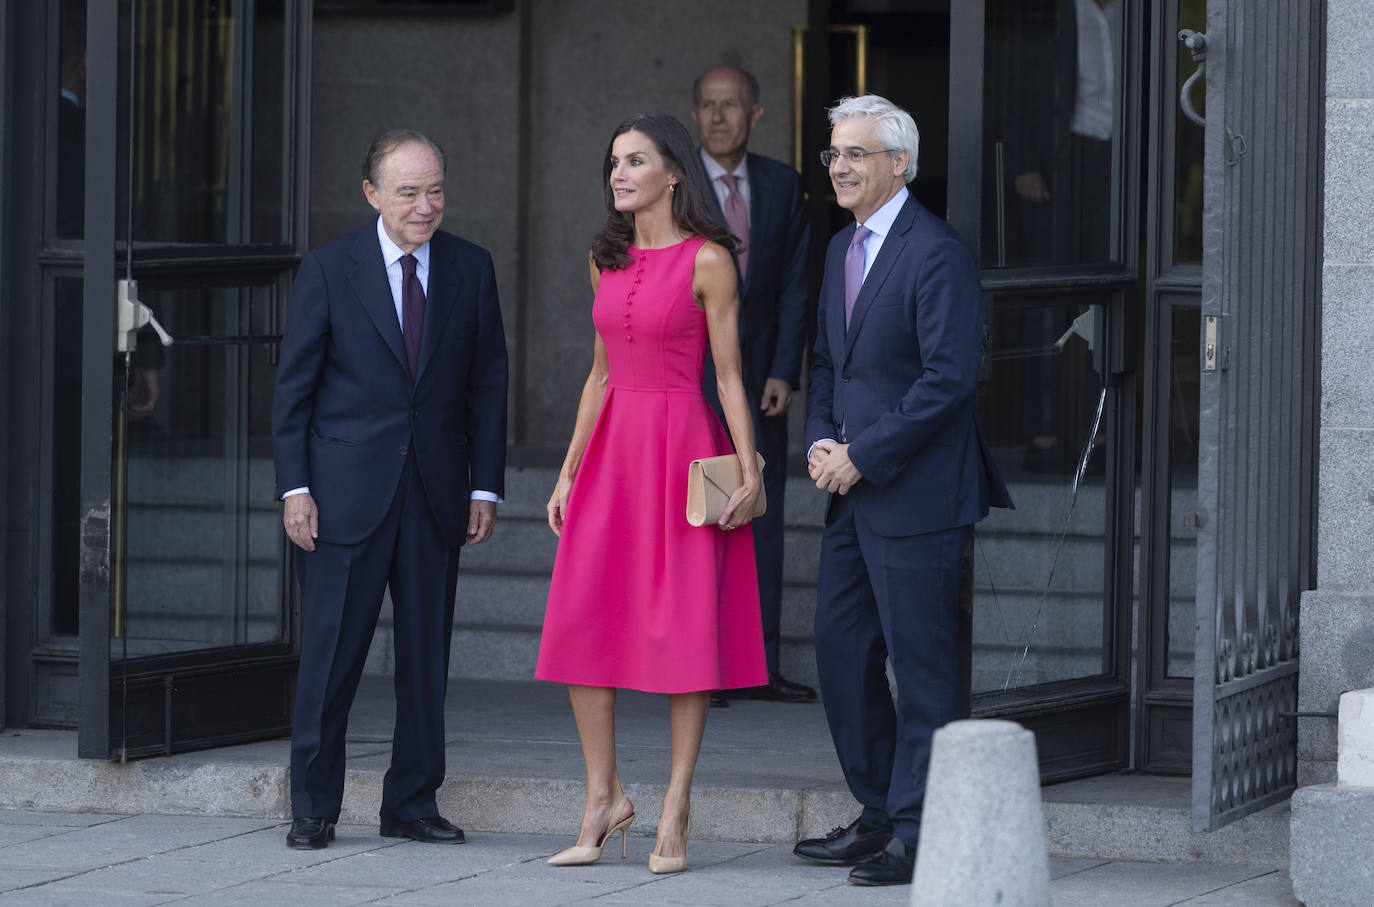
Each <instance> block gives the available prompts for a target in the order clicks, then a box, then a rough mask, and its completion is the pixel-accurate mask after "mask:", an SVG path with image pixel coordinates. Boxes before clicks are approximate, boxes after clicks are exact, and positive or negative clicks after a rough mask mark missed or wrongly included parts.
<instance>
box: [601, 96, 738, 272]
mask: <svg viewBox="0 0 1374 907" xmlns="http://www.w3.org/2000/svg"><path fill="white" fill-rule="evenodd" d="M630 131H634V132H642V133H643V134H644V135H647V136H648V137H649V140H650V141H652V142H653V143H654V148H655V149H656V150H657V151H658V153H659V154H661V155H662V156H663V162H664V163H665V164H666V165H667V166H668V170H669V171H670V172H672V174H673V175H674V176H676V177H677V178H678V184H677V189H676V190H675V191H674V192H673V223H675V224H677V226H678V229H680V230H682V231H683V232H685V233H693V234H696V235H698V236H704V237H706V238H707V239H709V240H710V241H711V242H714V243H719V244H720V245H722V246H724V247H725V249H726V250H727V251H730V252H733V251H734V249H735V245H736V243H735V239H734V237H732V236H731V235H730V231H729V230H727V229H726V228H725V225H724V224H722V223H721V222H720V218H719V217H717V216H716V213H715V208H714V207H713V206H712V204H711V202H710V199H709V198H708V197H707V195H706V193H707V191H708V189H707V187H706V186H705V185H703V184H704V182H705V178H704V177H703V176H702V172H701V168H700V167H699V166H697V165H696V162H695V161H693V160H692V157H693V155H695V154H696V153H697V151H696V145H695V143H693V142H692V136H691V134H690V133H689V132H688V131H687V127H686V126H683V125H682V123H681V122H679V121H678V120H677V118H675V117H673V116H670V115H668V114H666V113H660V114H647V113H640V114H636V115H634V116H632V117H630V118H629V119H628V120H626V121H625V122H623V123H621V124H620V125H619V126H617V127H616V128H615V132H613V133H611V140H610V142H609V143H607V145H606V158H605V161H604V163H603V164H602V172H601V187H602V190H603V191H604V193H605V196H606V225H605V226H603V227H602V228H601V232H600V233H598V234H596V239H594V240H593V241H592V260H593V261H595V262H596V266H597V268H598V269H600V270H602V271H607V270H610V271H614V270H616V269H618V268H623V267H625V266H626V265H628V264H629V263H630V253H629V252H627V251H626V249H627V248H629V245H630V243H632V242H633V241H634V236H635V223H634V218H633V217H631V216H630V215H628V214H625V213H623V212H620V211H617V210H616V209H615V193H614V192H613V191H612V190H611V148H612V147H613V146H614V145H615V140H616V139H618V138H619V137H620V136H622V135H624V134H625V133H627V132H630Z"/></svg>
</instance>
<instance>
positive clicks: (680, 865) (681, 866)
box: [649, 818, 692, 875]
mask: <svg viewBox="0 0 1374 907" xmlns="http://www.w3.org/2000/svg"><path fill="white" fill-rule="evenodd" d="M691 836H692V820H691V819H690V818H689V819H688V820H687V837H688V838H690V837H691ZM686 869H687V841H686V840H685V839H684V840H683V842H682V856H680V857H660V856H659V855H658V854H656V853H651V854H649V871H650V872H652V873H653V874H654V875H665V874H667V873H670V872H683V871H685V870H686Z"/></svg>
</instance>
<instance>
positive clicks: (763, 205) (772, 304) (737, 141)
mask: <svg viewBox="0 0 1374 907" xmlns="http://www.w3.org/2000/svg"><path fill="white" fill-rule="evenodd" d="M692 101H693V103H692V119H693V120H695V121H696V124H697V136H698V138H699V139H700V141H701V148H700V151H699V157H700V160H701V166H702V172H703V173H704V174H705V176H706V180H707V182H708V183H710V184H711V187H712V188H713V189H714V190H715V191H714V193H713V196H712V197H713V198H714V199H715V201H716V204H717V205H718V206H719V208H720V213H721V219H722V220H723V221H724V222H725V223H726V224H727V225H728V226H729V228H730V232H731V233H733V234H734V235H735V237H736V238H737V239H738V240H739V241H740V248H739V252H738V255H737V258H736V262H737V264H738V266H739V276H740V307H739V329H740V330H739V339H740V355H741V365H742V366H743V372H744V374H743V378H744V387H745V390H746V391H747V393H748V395H749V398H750V399H751V400H753V401H754V437H755V438H756V439H757V443H758V447H759V452H760V453H761V454H763V459H764V463H765V464H766V465H765V466H764V469H763V488H764V493H765V494H766V495H767V496H768V512H767V513H765V514H764V515H763V516H762V517H759V518H758V519H756V520H754V524H753V525H754V556H755V560H756V562H757V566H758V574H759V606H760V611H761V613H762V617H763V647H764V655H765V657H766V659H767V663H768V683H767V684H766V685H764V686H760V687H751V688H749V689H745V690H732V691H720V692H718V693H715V694H713V695H712V697H711V704H712V705H713V706H717V707H721V706H726V705H728V704H729V699H728V697H731V696H735V697H741V698H750V699H769V700H774V701H779V702H810V701H812V700H814V699H815V698H816V691H815V690H813V689H811V687H808V686H806V685H805V684H801V683H796V682H794V681H791V680H788V679H787V678H786V677H784V676H783V675H782V672H781V671H780V670H779V664H778V661H779V651H778V650H779V647H780V643H781V635H782V555H783V490H784V489H785V488H786V478H787V411H788V408H789V407H790V406H791V404H792V392H793V390H794V389H795V388H796V387H797V386H798V382H799V379H800V377H801V362H802V347H803V346H804V344H805V343H806V256H807V251H808V246H809V243H810V237H811V231H810V228H809V227H808V226H807V224H806V217H805V214H804V212H803V210H802V187H801V180H800V179H799V178H798V176H797V171H796V170H793V169H792V168H791V167H789V166H787V165H786V164H783V163H781V162H779V161H775V160H773V159H772V158H767V157H764V156H763V155H761V154H754V153H753V152H751V151H749V150H748V146H749V133H750V132H751V131H752V130H753V128H754V126H755V125H757V123H758V121H759V117H761V116H763V107H762V105H760V104H759V83H758V80H757V79H755V78H754V77H753V75H751V74H750V73H748V72H746V71H745V70H743V69H739V68H737V67H734V66H717V67H715V68H714V69H708V70H706V72H704V73H702V74H701V75H700V76H698V77H697V80H696V83H695V84H694V85H693V86H692ZM703 386H704V390H705V392H706V395H707V398H708V399H710V400H711V401H712V403H713V405H714V406H715V408H716V411H717V412H718V413H719V412H720V403H719V402H718V400H717V397H716V375H715V370H714V369H713V368H712V367H711V363H710V361H709V358H708V361H707V367H706V370H705V375H704V380H703Z"/></svg>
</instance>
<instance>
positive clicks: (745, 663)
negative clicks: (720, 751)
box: [535, 387, 767, 693]
mask: <svg viewBox="0 0 1374 907" xmlns="http://www.w3.org/2000/svg"><path fill="white" fill-rule="evenodd" d="M730 452H731V446H730V443H729V440H728V438H727V436H726V434H725V430H724V428H723V427H722V426H721V424H720V421H719V420H718V419H717V418H716V416H715V414H714V413H713V412H712V411H711V409H710V407H709V406H708V404H707V403H706V400H705V398H704V397H703V396H702V395H701V393H700V391H693V390H662V389H655V390H639V389H634V388H628V387H610V388H607V391H606V397H605V400H604V402H603V405H602V409H601V413H600V416H599V417H598V420H597V424H596V427H595V429H594V430H593V432H592V437H591V439H590V440H589V441H588V444H587V450H586V453H585V454H584V456H583V459H582V464H581V467H580V469H579V470H578V473H577V477H576V479H575V480H574V482H573V487H572V491H571V493H570V496H569V500H568V508H567V514H566V517H565V520H564V523H563V531H562V533H561V535H560V537H559V542H558V555H557V558H556V560H555V564H554V571H553V581H552V584H551V586H550V590H549V602H548V608H547V610H546V612H545V616H544V634H543V639H542V642H541V644H540V648H539V663H538V667H537V669H536V671H535V676H536V677H537V678H539V679H540V680H550V681H556V682H559V683H571V684H582V685H586V686H601V687H621V688H627V689H635V690H644V691H646V692H653V693H684V692H693V691H700V690H717V689H735V688H739V687H748V686H756V685H759V684H764V683H767V669H766V667H765V663H764V657H763V631H762V625H761V621H760V617H759V596H758V577H757V574H756V572H755V569H756V568H755V565H754V543H753V536H752V527H748V526H746V527H742V528H740V529H736V530H731V531H725V530H722V529H719V528H717V527H716V526H714V525H707V526H700V527H696V526H692V525H690V524H688V522H687V518H686V507H687V466H688V464H689V463H690V462H691V461H692V460H694V459H697V458H699V457H710V456H717V455H720V454H725V453H730Z"/></svg>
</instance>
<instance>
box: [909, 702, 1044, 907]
mask: <svg viewBox="0 0 1374 907" xmlns="http://www.w3.org/2000/svg"><path fill="white" fill-rule="evenodd" d="M911 903H912V905H914V907H949V905H952V904H958V905H969V907H981V905H984V904H986V905H998V907H1049V904H1050V865H1049V857H1048V855H1047V853H1046V850H1045V818H1044V811H1043V809H1042V807H1041V805H1040V771H1039V766H1038V764H1037V762H1036V758H1035V735H1034V734H1032V733H1031V732H1030V731H1028V730H1026V729H1025V728H1023V727H1021V725H1019V724H1017V723H1016V722H1014V721H996V720H972V721H953V722H951V723H949V724H947V725H945V726H944V727H943V728H941V729H940V730H938V731H936V732H935V740H934V743H933V744H932V749H931V754H930V778H929V781H928V782H927V783H926V799H925V806H924V808H923V809H922V815H921V840H920V845H919V847H918V848H917V852H916V874H915V876H914V877H913V878H912V880H911Z"/></svg>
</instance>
